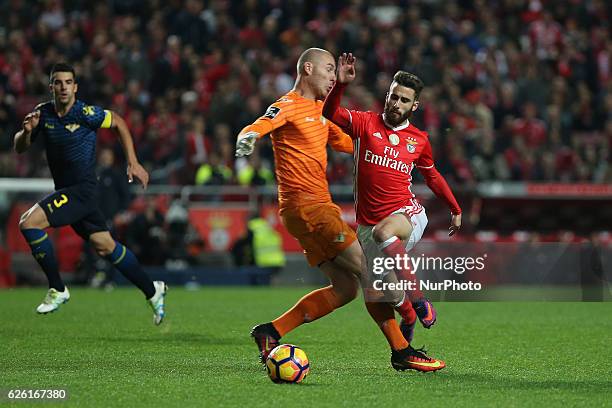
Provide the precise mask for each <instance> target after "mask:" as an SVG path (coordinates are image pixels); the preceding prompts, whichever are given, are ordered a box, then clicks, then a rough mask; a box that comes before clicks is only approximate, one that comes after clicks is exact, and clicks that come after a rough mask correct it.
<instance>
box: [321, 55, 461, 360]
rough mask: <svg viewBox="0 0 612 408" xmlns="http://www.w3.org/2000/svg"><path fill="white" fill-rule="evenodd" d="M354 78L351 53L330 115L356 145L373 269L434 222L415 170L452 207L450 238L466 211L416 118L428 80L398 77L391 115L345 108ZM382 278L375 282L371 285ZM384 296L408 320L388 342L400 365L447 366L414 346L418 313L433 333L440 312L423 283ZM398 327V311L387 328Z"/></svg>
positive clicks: (406, 275) (361, 219)
mask: <svg viewBox="0 0 612 408" xmlns="http://www.w3.org/2000/svg"><path fill="white" fill-rule="evenodd" d="M354 79H355V58H354V57H353V56H352V54H348V55H347V54H343V55H342V56H341V57H340V58H339V60H338V81H337V83H336V84H335V86H334V88H333V89H332V91H331V92H330V94H329V96H328V97H327V100H326V101H325V105H324V108H323V113H324V115H325V117H327V118H329V119H330V120H331V121H332V122H334V123H335V124H337V125H338V126H340V127H341V128H342V129H343V130H344V131H345V132H347V133H348V134H349V135H350V136H351V138H353V140H354V142H355V152H354V157H355V167H356V176H355V177H356V183H355V185H356V187H355V197H356V210H357V224H358V228H357V234H358V236H359V241H360V242H361V245H362V247H363V248H364V252H365V255H366V258H367V261H368V272H370V271H373V261H374V259H375V258H378V259H383V258H384V257H393V258H395V257H397V256H400V257H402V258H404V257H405V256H406V253H407V251H409V250H410V249H412V248H413V247H414V245H416V243H417V242H418V241H419V240H420V238H421V236H422V234H423V231H424V229H425V226H426V225H427V216H426V215H425V209H424V208H423V207H422V206H421V205H420V204H419V203H418V201H417V200H416V199H415V196H414V194H412V192H411V191H410V186H411V181H412V176H411V172H412V169H413V168H414V167H415V166H416V167H417V168H418V169H419V171H420V172H421V174H423V176H424V177H425V180H426V182H427V185H428V186H429V188H431V190H432V191H433V192H434V193H435V194H436V196H438V197H439V198H441V199H443V200H444V201H445V202H446V203H447V205H448V206H449V208H450V210H451V226H450V232H449V235H453V234H454V233H455V232H456V231H457V230H458V229H459V227H460V226H461V208H460V207H459V205H458V204H457V201H456V200H455V197H454V196H453V193H452V191H451V190H450V188H449V187H448V184H447V183H446V181H445V180H444V178H443V177H442V176H441V175H440V173H439V172H438V171H437V170H436V168H435V166H434V162H433V158H432V149H431V144H430V143H429V139H428V135H427V133H426V132H423V131H421V130H419V129H418V128H416V127H415V126H414V125H413V124H412V123H410V121H409V118H410V116H411V114H412V112H414V111H415V110H416V109H417V108H418V106H419V102H418V97H419V93H420V92H421V90H422V89H423V83H422V82H421V80H420V79H419V78H418V77H416V75H413V74H410V73H408V72H404V71H399V72H398V73H396V74H395V76H394V78H393V82H392V83H391V85H390V87H389V92H388V93H387V97H386V100H385V108H384V113H382V114H378V113H374V112H360V111H354V110H348V109H345V108H341V107H340V99H341V97H342V92H343V90H344V88H345V87H346V86H347V84H349V83H350V82H351V81H353V80H354ZM387 275H388V276H391V278H387V279H391V280H393V279H395V280H396V279H397V277H400V278H402V279H404V280H412V281H415V280H414V279H415V278H414V275H413V274H411V273H410V271H409V270H402V269H396V270H391V271H388V273H387ZM379 278H380V276H377V277H372V279H371V280H372V282H373V281H374V280H375V279H379ZM415 283H418V282H415ZM385 295H387V296H388V298H389V300H390V302H392V304H393V306H394V307H395V309H396V310H397V311H398V313H399V314H400V315H401V316H402V333H403V337H404V339H397V338H392V339H390V340H391V341H390V342H389V343H390V345H391V348H392V357H391V362H392V365H393V367H394V368H396V369H398V370H402V369H406V368H409V369H416V370H421V371H434V370H439V369H441V368H444V366H445V365H444V362H442V361H439V360H435V359H432V358H429V357H427V356H426V355H425V354H424V353H420V352H419V351H418V350H414V349H412V347H411V346H410V344H409V343H410V341H411V340H412V336H413V330H414V324H415V322H416V316H415V312H416V315H417V316H418V317H419V319H420V321H421V323H422V324H423V326H424V327H426V328H430V327H431V325H433V324H434V323H435V321H436V312H435V310H434V308H433V306H432V304H431V303H430V302H429V301H428V300H427V299H426V298H425V297H424V296H423V293H422V292H421V291H420V289H419V287H418V285H416V289H415V290H413V291H407V292H405V293H404V292H403V291H399V290H398V291H389V292H388V293H385ZM394 323H395V318H394V317H393V315H392V314H391V315H387V321H382V322H381V323H380V324H381V326H382V325H385V324H394ZM402 340H403V341H402ZM410 356H412V358H410Z"/></svg>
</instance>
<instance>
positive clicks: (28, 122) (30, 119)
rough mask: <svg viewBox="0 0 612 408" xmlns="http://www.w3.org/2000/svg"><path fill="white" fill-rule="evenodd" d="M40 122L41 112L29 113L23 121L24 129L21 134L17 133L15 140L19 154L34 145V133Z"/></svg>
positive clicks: (15, 146) (15, 147)
mask: <svg viewBox="0 0 612 408" xmlns="http://www.w3.org/2000/svg"><path fill="white" fill-rule="evenodd" d="M39 121H40V111H39V110H35V111H33V112H30V113H28V114H27V115H26V116H25V118H24V119H23V123H22V125H21V126H22V128H21V130H20V131H19V132H17V133H15V138H14V145H13V146H14V149H15V151H16V152H17V153H20V154H21V153H23V152H25V151H26V150H28V148H29V147H30V145H31V144H32V140H31V137H32V131H33V130H34V129H35V128H36V127H37V126H38V122H39Z"/></svg>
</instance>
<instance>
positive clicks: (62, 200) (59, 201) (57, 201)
mask: <svg viewBox="0 0 612 408" xmlns="http://www.w3.org/2000/svg"><path fill="white" fill-rule="evenodd" d="M67 202H68V197H67V196H66V194H62V195H61V196H60V198H59V199H55V200H53V204H55V208H60V207H61V206H62V205H64V204H66V203H67ZM47 207H49V211H51V212H53V207H51V203H48V204H47Z"/></svg>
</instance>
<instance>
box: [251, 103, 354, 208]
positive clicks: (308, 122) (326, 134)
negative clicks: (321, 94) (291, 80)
mask: <svg viewBox="0 0 612 408" xmlns="http://www.w3.org/2000/svg"><path fill="white" fill-rule="evenodd" d="M322 109H323V102H322V101H314V100H312V99H307V98H304V97H302V96H301V95H299V94H298V93H297V92H295V91H290V92H288V93H286V94H285V95H283V96H282V97H281V98H279V99H278V100H277V101H276V102H274V103H273V104H272V105H270V107H269V108H268V110H267V111H266V113H265V114H264V115H263V116H261V117H260V118H259V119H257V120H256V121H255V122H254V123H253V124H251V125H249V126H247V127H245V128H244V129H243V130H242V132H241V133H245V132H249V131H255V132H258V133H259V134H260V137H261V136H264V135H266V134H267V133H270V132H271V137H272V147H273V149H274V160H275V162H276V180H277V182H278V202H279V207H280V209H281V210H282V209H283V208H292V207H298V206H301V205H305V204H317V203H327V202H331V195H330V193H329V186H328V184H327V175H326V169H327V149H326V147H327V144H329V145H330V146H331V147H332V148H333V149H334V150H337V151H340V152H345V153H350V154H352V153H353V141H352V140H351V138H350V137H349V136H348V135H347V134H345V133H344V132H342V130H340V128H339V127H338V126H336V125H334V124H333V123H331V122H329V121H328V120H327V119H325V118H324V117H323V115H322Z"/></svg>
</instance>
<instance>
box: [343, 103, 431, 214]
mask: <svg viewBox="0 0 612 408" xmlns="http://www.w3.org/2000/svg"><path fill="white" fill-rule="evenodd" d="M349 113H350V125H349V126H348V127H347V129H346V130H348V133H349V135H350V136H351V138H352V139H353V143H354V149H353V154H354V157H355V206H356V212H357V222H358V223H359V224H361V225H375V224H377V223H378V222H380V221H382V220H383V219H384V218H386V217H388V216H389V215H390V214H391V213H393V212H394V211H396V210H398V209H399V208H402V207H404V206H413V207H415V208H414V209H415V211H416V212H420V211H421V209H422V207H421V205H420V204H419V203H418V202H417V201H416V199H415V197H414V194H413V193H412V191H410V186H411V185H412V175H411V172H412V169H413V168H414V167H415V166H416V167H420V168H425V169H431V168H433V167H434V162H433V158H432V153H431V144H430V143H429V138H428V136H427V133H426V132H423V131H421V130H419V129H417V128H416V127H415V126H414V125H412V124H411V123H409V122H407V123H404V124H402V125H400V126H398V127H395V128H391V127H390V126H389V125H387V124H386V123H385V122H384V120H383V115H382V114H377V113H374V112H360V111H352V110H351V111H349Z"/></svg>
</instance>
